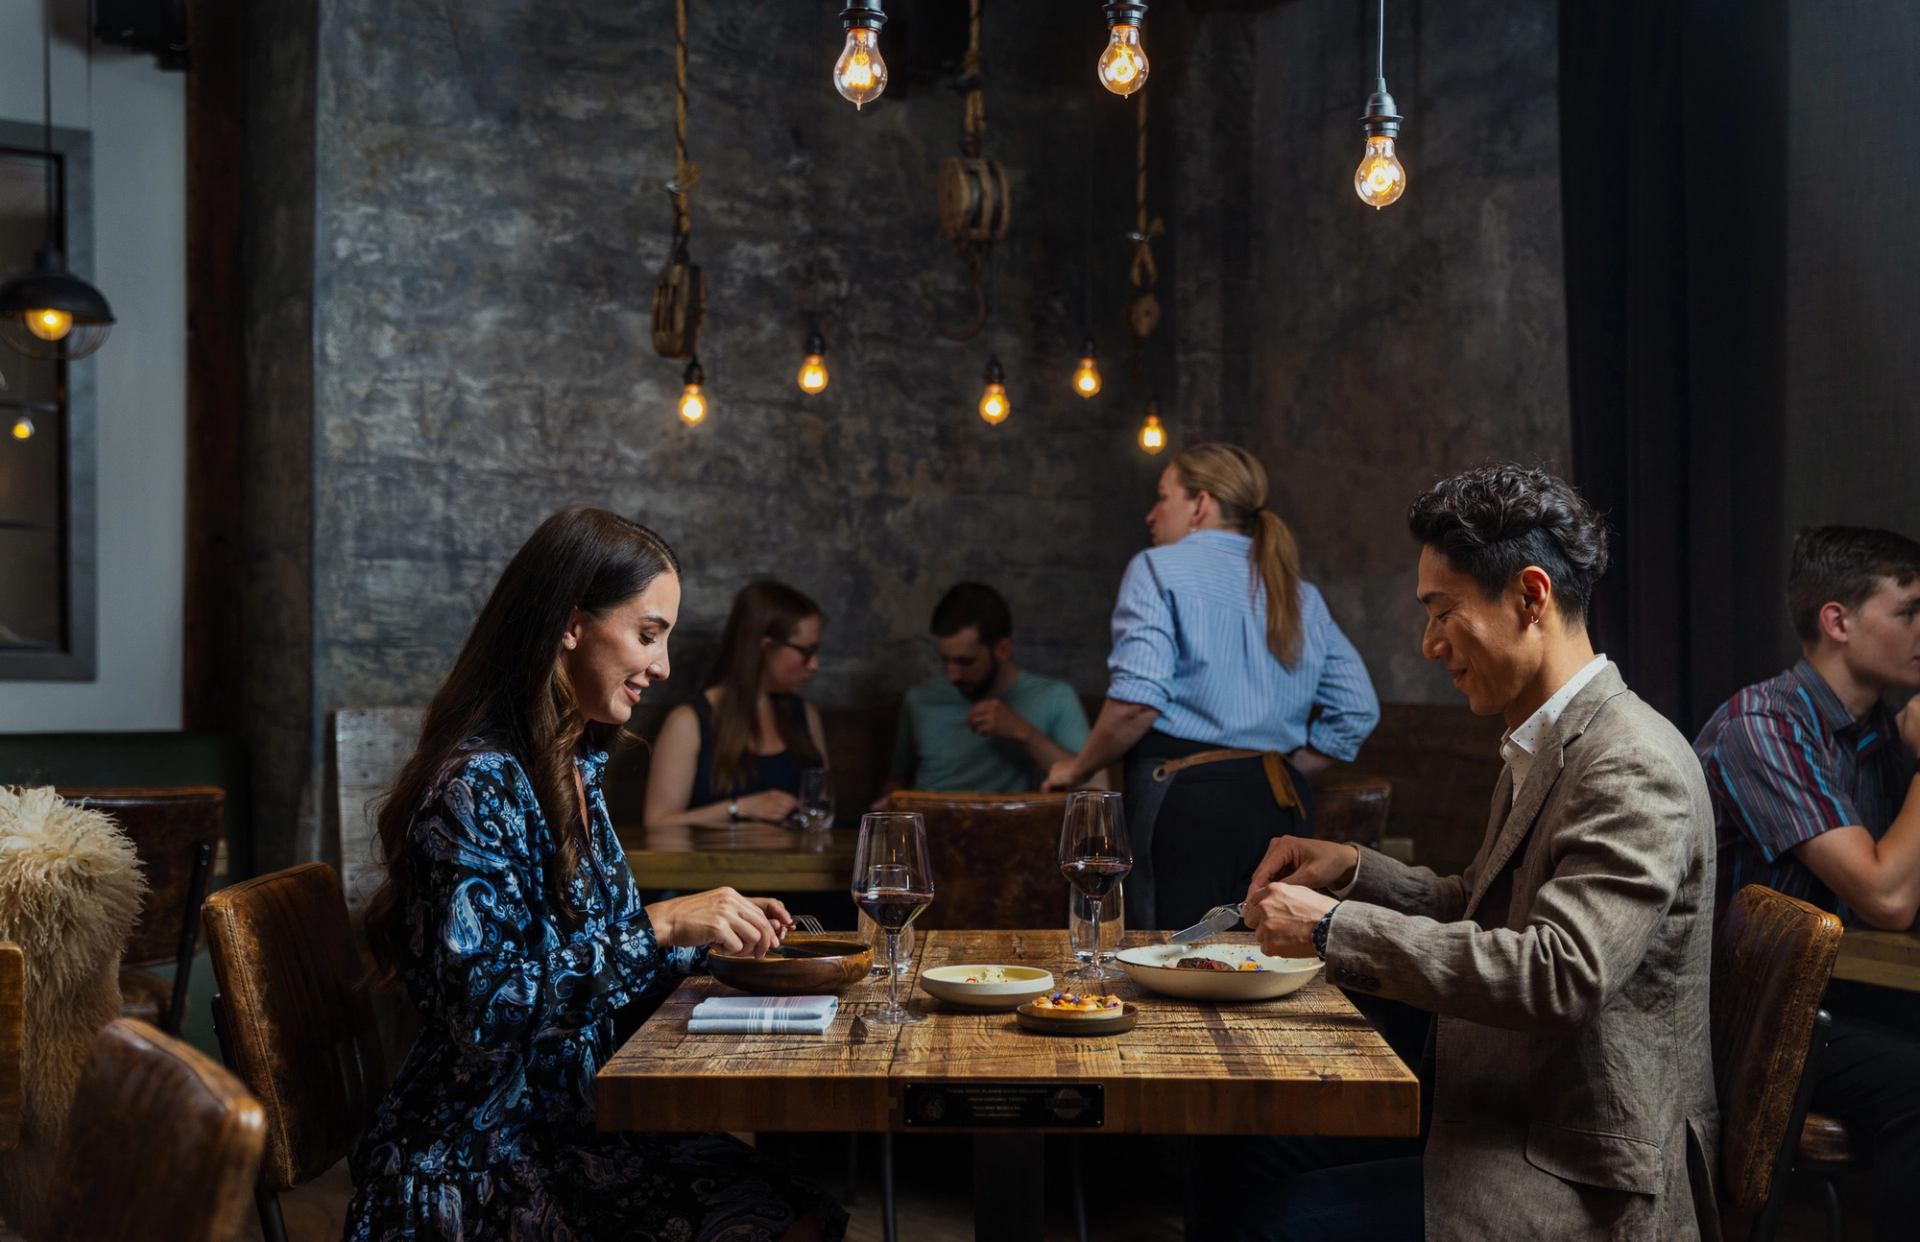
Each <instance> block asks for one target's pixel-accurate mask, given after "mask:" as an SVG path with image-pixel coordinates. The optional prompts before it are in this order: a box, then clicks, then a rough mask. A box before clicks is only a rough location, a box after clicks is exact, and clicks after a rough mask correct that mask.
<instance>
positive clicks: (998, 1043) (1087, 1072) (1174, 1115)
mask: <svg viewBox="0 0 1920 1242" xmlns="http://www.w3.org/2000/svg"><path fill="white" fill-rule="evenodd" d="M1164 939H1165V933H1161V932H1148V933H1135V934H1132V935H1129V936H1128V937H1127V943H1129V944H1153V943H1159V942H1160V941H1162V940H1164ZM1223 939H1229V940H1232V939H1237V940H1239V941H1241V942H1245V943H1251V942H1252V937H1251V936H1246V935H1242V936H1239V937H1223ZM971 962H978V963H997V964H1002V965H1011V964H1021V963H1025V964H1031V965H1037V966H1043V967H1045V968H1046V969H1048V970H1051V971H1053V972H1054V974H1055V976H1056V978H1057V977H1058V976H1059V975H1060V974H1061V973H1062V972H1063V971H1064V970H1065V969H1066V968H1067V967H1068V966H1069V965H1070V964H1071V962H1070V959H1069V957H1068V952H1067V938H1066V933H1065V932H1060V931H1028V932H963V931H929V932H925V933H923V934H922V935H921V936H920V937H919V945H918V950H917V951H916V953H915V954H914V963H913V968H914V975H915V979H914V980H913V981H909V980H902V981H901V984H900V986H901V989H902V994H903V996H904V995H908V994H909V989H910V988H911V993H910V994H911V996H912V1006H913V1008H915V1009H916V1010H920V1011H922V1012H925V1013H927V1014H928V1015H929V1017H930V1020H929V1021H928V1022H926V1023H924V1024H922V1025H919V1026H911V1027H883V1026H869V1025H868V1024H867V1023H866V1022H864V1021H863V1020H862V1019H861V1015H862V1014H863V1013H865V1012H868V1011H871V1010H872V1009H874V1008H875V1007H877V1006H878V1005H879V1004H880V1003H881V1002H882V1001H883V1000H884V999H885V980H877V981H873V980H870V981H868V982H865V983H860V984H856V985H854V987H852V988H850V989H848V991H847V992H846V993H845V994H844V995H843V996H842V998H841V1006H840V1014H839V1017H838V1018H837V1019H836V1020H835V1022H834V1024H833V1027H832V1029H831V1030H830V1031H828V1032H827V1033H826V1034H824V1035H791V1034H789V1035H690V1034H688V1032H687V1017H688V1015H689V1013H690V1012H691V1011H692V1009H693V1007H694V1005H696V1004H698V1003H699V1002H700V1001H701V1000H702V999H704V998H705V997H706V996H708V995H710V994H722V995H724V994H726V993H727V992H728V989H726V988H724V987H721V986H720V985H718V984H716V983H714V982H713V981H712V980H711V979H708V978H693V979H689V980H687V981H686V982H685V983H683V984H681V986H680V988H679V989H678V990H677V991H675V992H674V994H673V996H672V997H671V998H669V999H668V1001H667V1002H666V1003H665V1004H664V1005H663V1006H661V1008H660V1009H659V1010H658V1011H657V1012H655V1013H654V1015H653V1016H652V1017H651V1018H649V1019H648V1020H647V1021H646V1023H645V1024H644V1025H642V1026H641V1027H640V1029H639V1030H638V1031H636V1032H635V1033H634V1035H633V1037H632V1038H631V1039H630V1040H628V1041H627V1043H626V1045H625V1046H624V1047H622V1048H621V1049H620V1050H619V1051H618V1052H617V1053H615V1054H614V1056H613V1058H612V1060H610V1061H609V1062H608V1063H607V1065H606V1066H605V1068H603V1069H602V1070H601V1071H600V1074H599V1078H598V1080H597V1082H596V1088H595V1097H596V1101H597V1104H596V1107H597V1112H598V1117H599V1125H600V1128H601V1129H603V1130H679V1131H695V1130H746V1131H753V1130H769V1131H843V1130H851V1131H889V1132H912V1131H919V1130H929V1131H931V1130H947V1131H955V1130H959V1131H965V1132H971V1133H974V1134H976V1135H979V1136H982V1137H980V1138H978V1139H976V1157H975V1178H976V1182H979V1181H980V1180H981V1179H982V1178H988V1179H991V1183H992V1185H993V1187H994V1189H993V1190H992V1192H991V1193H979V1190H978V1187H976V1194H975V1195H974V1205H975V1212H976V1215H975V1236H976V1237H979V1238H994V1239H1001V1238H1017V1237H1030V1238H1038V1237H1039V1236H1040V1234H1039V1231H1040V1224H1041V1219H1042V1213H1041V1212H1040V1211H1039V1210H1038V1209H1039V1203H1040V1186H1041V1178H1042V1174H1043V1168H1044V1166H1043V1162H1042V1149H1041V1144H1040V1136H1041V1135H1042V1134H1046V1133H1075V1134H1084V1133H1105V1134H1178V1135H1190V1134H1245V1135H1264V1134H1320V1135H1375V1136H1388V1137H1392V1136H1408V1135H1413V1134H1417V1133H1418V1131H1419V1121H1420V1086H1419V1080H1418V1079H1417V1078H1416V1077H1415V1076H1414V1074H1413V1072H1412V1071H1411V1070H1409V1069H1408V1068H1407V1067H1406V1065H1404V1064H1403V1063H1402V1062H1401V1061H1400V1059H1399V1058H1398V1057H1396V1056H1395V1055H1394V1054H1393V1052H1392V1050H1391V1049H1389V1048H1388V1047H1387V1045H1386V1042H1385V1041H1384V1040H1382V1039H1381V1038H1380V1036H1379V1034H1378V1033H1377V1032H1375V1031H1374V1029H1373V1027H1372V1026H1371V1025H1369V1024H1368V1022H1367V1020H1366V1019H1365V1018H1363V1017H1362V1016H1361V1015H1360V1014H1359V1012H1358V1011H1356V1010H1355V1009H1354V1007H1353V1006H1352V1005H1351V1004H1349V1003H1348V1001H1347V999H1346V997H1344V996H1342V995H1341V994H1340V992H1339V991H1338V990H1337V989H1336V988H1334V987H1332V986H1331V985H1329V984H1328V983H1326V982H1325V980H1324V979H1315V980H1314V981H1313V982H1312V983H1310V984H1308V985H1307V986H1306V987H1305V988H1302V989H1301V990H1300V991H1298V992H1295V993H1294V994H1293V995H1291V996H1288V997H1283V998H1281V999H1279V1000H1275V1001H1268V1002H1261V1003H1253V1004H1239V1005H1215V1004H1209V1003H1205V1002H1194V1001H1180V1000H1175V999H1173V998H1171V997H1163V996H1159V995H1155V994H1151V993H1148V994H1144V995H1143V994H1142V992H1141V991H1140V989H1138V988H1136V987H1135V986H1134V984H1133V983H1132V982H1131V981H1129V980H1121V981H1120V982H1118V983H1116V984H1115V985H1113V988H1112V990H1113V991H1114V992H1116V993H1118V994H1119V995H1121V996H1123V997H1125V998H1126V999H1128V1000H1131V1001H1135V1002H1136V1003H1137V1004H1138V1005H1139V1008H1140V1021H1139V1025H1138V1026H1136V1027H1135V1028H1134V1029H1133V1030H1132V1031H1129V1032H1127V1033H1126V1034H1123V1035H1117V1036H1088V1037H1084V1038H1077V1039H1076V1038H1068V1037H1062V1036H1052V1035H1034V1034H1029V1033H1027V1032H1026V1031H1023V1030H1021V1029H1020V1028H1019V1026H1018V1025H1016V1023H1015V1021H1014V1016H1013V1015H1012V1014H1011V1013H988V1014H982V1013H968V1012H962V1011H959V1010H955V1009H950V1008H947V1007H944V1006H942V1005H940V1003H939V1002H937V1001H935V1000H934V999H933V998H932V997H930V996H927V995H926V994H925V993H922V992H920V991H919V990H918V986H917V975H918V972H919V969H920V968H921V967H922V966H923V965H924V966H938V965H944V964H951V963H971ZM985 1086H994V1087H997V1086H1005V1087H1007V1088H1009V1089H1010V1090H1011V1092H1012V1093H1013V1094H1016V1095H1018V1094H1021V1093H1023V1092H1031V1093H1034V1094H1035V1095H1038V1096H1050V1095H1051V1094H1052V1093H1058V1092H1070V1093H1071V1092H1077V1093H1078V1095H1077V1097H1076V1096H1074V1095H1069V1096H1067V1097H1066V1106H1067V1107H1068V1108H1069V1111H1071V1107H1072V1101H1073V1099H1075V1098H1078V1099H1080V1100H1083V1101H1084V1100H1088V1099H1092V1098H1095V1097H1097V1098H1098V1099H1099V1110H1100V1113H1101V1122H1100V1124H1099V1125H1098V1126H1097V1127H1088V1126H1085V1125H1073V1124H1070V1123H1069V1122H1068V1121H1066V1120H1062V1121H1061V1122H1060V1123H1059V1124H1051V1123H1025V1122H1023V1123H1014V1122H1002V1123H999V1124H988V1125H978V1124H976V1125H964V1124H951V1121H952V1118H951V1116H947V1117H942V1118H933V1117H930V1116H929V1115H928V1114H929V1113H930V1112H931V1111H932V1110H934V1109H941V1110H944V1109H946V1108H947V1107H949V1104H948V1102H947V1098H945V1097H943V1096H942V1095H941V1093H942V1092H943V1091H952V1092H954V1093H955V1095H956V1096H965V1095H967V1093H968V1092H970V1091H978V1090H979V1089H980V1088H981V1087H985ZM936 1101H938V1103H936ZM1089 1111H1090V1110H1089ZM1052 1115H1053V1116H1055V1117H1058V1116H1059V1114H1057V1113H1055V1114H1052ZM987 1136H991V1137H987Z"/></svg>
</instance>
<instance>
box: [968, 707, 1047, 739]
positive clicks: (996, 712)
mask: <svg viewBox="0 0 1920 1242" xmlns="http://www.w3.org/2000/svg"><path fill="white" fill-rule="evenodd" d="M967 728H969V729H972V730H973V731H974V732H975V733H978V734H979V735H980V736H982V737H1004V738H1010V739H1011V740H1013V741H1016V742H1019V743H1022V744H1023V745H1024V744H1025V743H1026V740H1027V739H1028V738H1029V737H1031V736H1032V735H1033V726H1032V725H1031V724H1028V723H1027V718H1026V717H1025V716H1022V715H1021V714H1020V713H1019V712H1016V711H1014V710H1013V709H1012V708H1011V707H1008V706H1007V705H1006V704H1005V703H1002V702H1001V701H1000V700H999V699H981V700H980V701H979V702H978V703H975V704H974V705H973V710H972V711H970V712H968V713H967Z"/></svg>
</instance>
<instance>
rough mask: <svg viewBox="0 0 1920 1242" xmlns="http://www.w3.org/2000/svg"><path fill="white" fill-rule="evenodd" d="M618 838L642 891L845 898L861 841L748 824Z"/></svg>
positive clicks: (839, 833) (624, 833)
mask: <svg viewBox="0 0 1920 1242" xmlns="http://www.w3.org/2000/svg"><path fill="white" fill-rule="evenodd" d="M614 832H615V834H616V835H618V836H619V838H620V844H621V846H622V847H623V848H624V849H625V850H626V852H627V865H628V866H630V867H632V868H633V876H634V879H635V880H637V881H638V882H639V885H640V887H641V888H643V889H647V890H649V891H655V890H661V889H671V890H675V891H695V892H698V891H702V890H705V889H709V888H719V887H721V886H722V885H726V886H730V887H733V888H737V889H739V890H740V891H741V892H751V893H844V892H846V891H847V886H848V884H849V883H850V882H851V881H852V878H853V844H854V838H855V837H856V836H857V835H858V834H857V833H855V832H854V831H853V830H851V829H836V830H834V831H830V832H799V831H796V830H794V829H792V828H787V827H783V826H782V825H779V824H763V823H745V822H743V823H738V824H735V825H733V826H732V827H729V828H688V827H684V826H678V827H671V828H649V827H644V826H642V825H640V824H627V825H616V826H615V828H614Z"/></svg>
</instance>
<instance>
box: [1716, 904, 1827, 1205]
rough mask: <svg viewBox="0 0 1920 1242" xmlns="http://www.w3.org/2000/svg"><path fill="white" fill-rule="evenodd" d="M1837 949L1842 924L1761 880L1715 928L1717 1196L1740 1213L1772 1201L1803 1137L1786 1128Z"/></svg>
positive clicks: (1793, 1121)
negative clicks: (1790, 1149) (1787, 1152)
mask: <svg viewBox="0 0 1920 1242" xmlns="http://www.w3.org/2000/svg"><path fill="white" fill-rule="evenodd" d="M1839 951H1840V920H1839V919H1837V918H1835V917H1834V916H1833V915H1831V914H1828V913H1827V912H1826V911H1824V910H1821V909H1819V908H1818V907H1815V906H1810V905H1808V904H1807V903H1806V902H1804V901H1797V900H1795V899H1794V898H1792V897H1788V896H1786V895H1784V894H1782V893H1776V892H1774V891H1773V890H1772V889H1770V888H1762V887H1761V886H1760V885H1758V884H1750V885H1748V886H1747V887H1745V888H1743V889H1741V890H1740V891H1739V892H1738V893H1736V894H1735V895H1734V898H1733V902H1732V904H1731V905H1730V907H1729V908H1728V909H1727V910H1725V911H1723V912H1722V913H1721V915H1720V921H1719V925H1718V927H1716V928H1715V930H1714V937H1713V989H1712V997H1713V1000H1712V1006H1713V1076H1714V1086H1715V1088H1716V1090H1717V1093H1718V1095H1719V1097H1720V1126H1721V1138H1720V1181H1721V1186H1720V1193H1721V1197H1722V1198H1724V1199H1725V1200H1726V1201H1727V1202H1728V1203H1730V1204H1732V1205H1733V1206H1734V1207H1735V1208H1737V1209H1739V1210H1740V1211H1743V1212H1752V1211H1756V1210H1758V1209H1759V1208H1760V1207H1761V1206H1762V1205H1763V1204H1765V1203H1766V1201H1767V1196H1768V1193H1769V1192H1770V1190H1771V1188H1772V1185H1773V1178H1774V1173H1775V1170H1776V1168H1777V1167H1778V1166H1779V1163H1780V1153H1781V1150H1782V1146H1783V1144H1787V1143H1790V1142H1793V1141H1795V1140H1796V1139H1797V1138H1798V1136H1797V1135H1794V1134H1789V1132H1788V1131H1789V1129H1790V1128H1792V1127H1794V1126H1796V1125H1797V1124H1798V1121H1799V1119H1798V1118H1797V1117H1795V1116H1794V1111H1795V1100H1796V1097H1797V1095H1798V1094H1799V1088H1800V1079H1801V1075H1802V1073H1803V1071H1804V1070H1805V1068H1806V1064H1807V1052H1808V1049H1809V1047H1810V1045H1811V1042H1812V1038H1813V1029H1814V1017H1815V1015H1816V1014H1818V1013H1819V1011H1820V998H1821V997H1822V996H1823V995H1825V993H1826V990H1827V981H1828V979H1829V978H1831V977H1832V975H1833V959H1834V957H1835V955H1836V954H1838V953H1839ZM1803 1107H1804V1105H1803Z"/></svg>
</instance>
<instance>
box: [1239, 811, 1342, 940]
mask: <svg viewBox="0 0 1920 1242" xmlns="http://www.w3.org/2000/svg"><path fill="white" fill-rule="evenodd" d="M1283 839H1284V838H1283ZM1339 904H1340V903H1339V902H1337V901H1335V900H1334V899H1333V898H1331V897H1329V896H1327V895H1326V894H1325V893H1316V892H1315V891H1313V890H1312V889H1310V888H1301V887H1300V886H1299V885H1298V884H1269V885H1267V886H1266V887H1265V888H1263V889H1261V890H1260V891H1259V892H1257V893H1254V894H1249V895H1248V897H1247V904H1246V907H1245V908H1244V909H1243V910H1242V912H1241V915H1240V917H1241V918H1242V919H1244V920H1246V924H1247V926H1248V927H1251V928H1252V929H1253V930H1254V931H1255V932H1257V933H1259V936H1260V951H1261V952H1262V953H1270V954H1272V955H1273V956H1275V957H1313V956H1315V954H1314V951H1313V929H1314V928H1316V927H1318V926H1319V925H1320V920H1321V919H1322V918H1324V917H1326V913H1327V911H1329V910H1331V909H1333V908H1334V907H1335V906H1337V905H1339Z"/></svg>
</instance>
